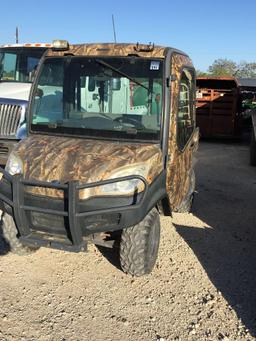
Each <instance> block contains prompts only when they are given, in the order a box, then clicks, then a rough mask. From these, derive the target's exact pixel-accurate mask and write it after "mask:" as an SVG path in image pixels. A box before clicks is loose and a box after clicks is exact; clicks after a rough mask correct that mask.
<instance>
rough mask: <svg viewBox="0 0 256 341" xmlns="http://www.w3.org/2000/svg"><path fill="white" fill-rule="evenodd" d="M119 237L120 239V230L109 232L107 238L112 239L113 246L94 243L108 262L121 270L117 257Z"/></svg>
mask: <svg viewBox="0 0 256 341" xmlns="http://www.w3.org/2000/svg"><path fill="white" fill-rule="evenodd" d="M120 239H121V232H120V231H115V232H110V235H109V238H107V240H109V241H114V244H113V248H107V247H104V246H100V245H96V247H97V249H98V250H99V251H100V253H101V254H102V256H103V257H105V258H106V259H107V260H108V261H109V263H111V264H112V265H113V266H114V267H116V268H117V269H118V270H121V271H122V269H121V264H120V257H119V245H120Z"/></svg>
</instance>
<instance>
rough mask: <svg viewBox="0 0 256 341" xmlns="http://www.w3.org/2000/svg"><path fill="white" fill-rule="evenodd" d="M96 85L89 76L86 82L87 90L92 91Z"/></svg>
mask: <svg viewBox="0 0 256 341" xmlns="http://www.w3.org/2000/svg"><path fill="white" fill-rule="evenodd" d="M95 87H96V82H95V80H94V79H93V78H92V77H89V82H88V90H89V91H90V92H93V91H94V90H95Z"/></svg>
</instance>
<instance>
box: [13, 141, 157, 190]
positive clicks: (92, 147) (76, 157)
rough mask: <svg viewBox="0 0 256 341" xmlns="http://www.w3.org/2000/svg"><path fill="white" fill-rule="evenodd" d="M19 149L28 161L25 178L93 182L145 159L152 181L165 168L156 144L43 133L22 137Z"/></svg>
mask: <svg viewBox="0 0 256 341" xmlns="http://www.w3.org/2000/svg"><path fill="white" fill-rule="evenodd" d="M16 153H17V154H18V155H19V156H20V158H21V160H22V161H23V164H24V178H25V179H29V180H32V179H33V180H40V181H48V182H52V181H56V180H57V181H59V182H61V183H65V182H67V181H70V180H78V181H79V182H80V183H89V182H94V181H101V180H105V179H108V178H110V177H111V176H112V174H113V173H114V172H115V171H118V170H119V169H120V168H121V169H122V168H123V167H126V166H130V165H131V166H133V165H135V166H136V164H141V163H144V164H146V165H147V169H148V171H147V174H146V175H145V176H146V179H147V181H148V182H149V183H151V182H152V180H153V179H154V178H155V177H156V176H157V175H158V174H159V173H160V172H161V171H162V169H163V160H162V152H161V150H160V148H159V146H158V145H154V144H138V143H121V142H109V141H99V140H86V139H74V138H65V137H53V136H42V135H41V136H40V135H39V136H30V137H28V138H27V139H25V140H23V141H21V143H19V145H18V147H17V149H16ZM131 174H132V173H130V175H131ZM125 175H128V174H125ZM119 176H120V175H119ZM112 177H113V176H112ZM31 191H33V193H35V194H41V195H50V196H62V195H61V194H60V193H59V194H57V192H59V191H56V190H50V189H47V190H46V189H44V188H31Z"/></svg>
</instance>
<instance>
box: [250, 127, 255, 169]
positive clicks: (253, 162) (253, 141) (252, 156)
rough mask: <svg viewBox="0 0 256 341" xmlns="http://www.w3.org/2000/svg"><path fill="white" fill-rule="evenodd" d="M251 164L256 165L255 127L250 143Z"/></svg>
mask: <svg viewBox="0 0 256 341" xmlns="http://www.w3.org/2000/svg"><path fill="white" fill-rule="evenodd" d="M250 164H251V166H256V139H255V133H254V130H253V129H252V135H251V145H250Z"/></svg>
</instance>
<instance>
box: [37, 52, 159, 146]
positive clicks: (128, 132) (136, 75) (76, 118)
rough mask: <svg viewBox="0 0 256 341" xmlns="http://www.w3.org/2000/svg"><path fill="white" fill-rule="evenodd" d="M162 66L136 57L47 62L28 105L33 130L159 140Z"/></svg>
mask: <svg viewBox="0 0 256 341" xmlns="http://www.w3.org/2000/svg"><path fill="white" fill-rule="evenodd" d="M162 88H163V63H162V61H161V60H156V59H154V60H151V59H148V58H147V59H142V58H139V57H124V58H117V57H113V58H110V57H105V58H88V57H86V58H85V57H84V58H80V57H70V56H69V57H62V58H47V59H46V60H45V62H44V64H43V66H42V69H41V72H40V75H39V79H38V82H37V85H36V89H35V90H34V96H33V100H32V104H31V112H32V122H31V123H32V125H31V128H32V131H40V132H46V133H47V132H48V133H51V134H64V135H65V134H67V135H75V136H85V137H97V138H104V137H107V138H115V139H119V138H124V139H139V140H141V139H143V140H158V139H159V137H160V122H161V113H162V102H163V98H162V97H163V91H162Z"/></svg>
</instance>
